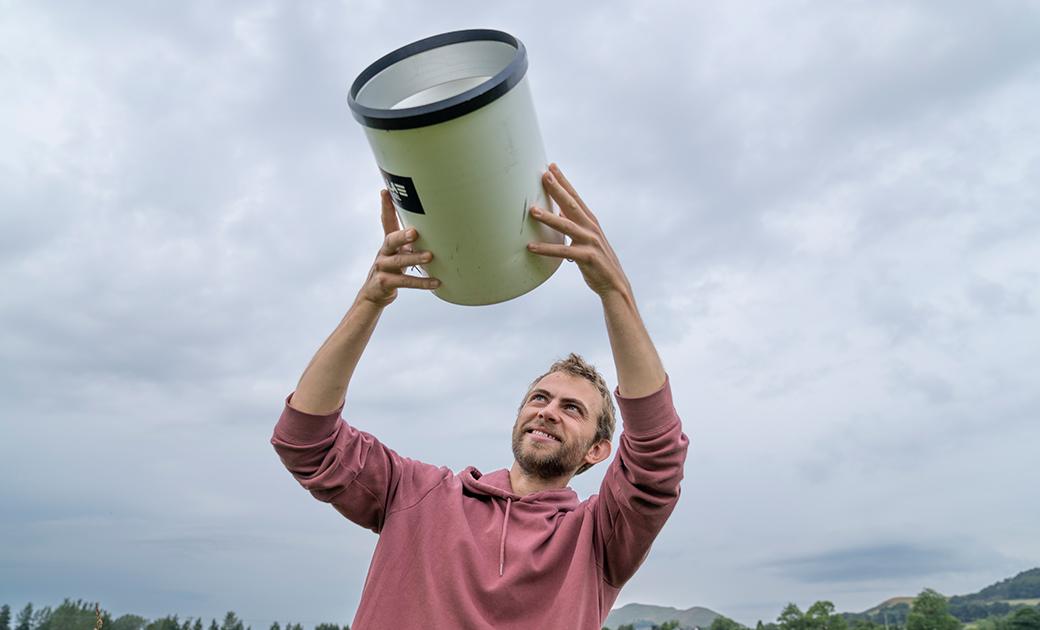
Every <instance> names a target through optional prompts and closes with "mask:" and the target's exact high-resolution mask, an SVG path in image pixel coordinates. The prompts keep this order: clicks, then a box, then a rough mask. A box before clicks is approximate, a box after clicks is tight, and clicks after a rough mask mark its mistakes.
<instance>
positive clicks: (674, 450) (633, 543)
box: [529, 164, 689, 588]
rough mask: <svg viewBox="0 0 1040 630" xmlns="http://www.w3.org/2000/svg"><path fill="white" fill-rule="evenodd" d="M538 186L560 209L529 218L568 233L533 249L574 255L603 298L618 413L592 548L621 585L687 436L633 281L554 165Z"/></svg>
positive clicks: (677, 477)
mask: <svg viewBox="0 0 1040 630" xmlns="http://www.w3.org/2000/svg"><path fill="white" fill-rule="evenodd" d="M544 181H545V188H546V190H547V191H548V192H549V195H550V196H551V197H552V198H553V200H554V201H556V203H557V204H559V206H560V210H561V213H562V216H556V215H553V214H550V213H547V212H545V211H542V210H538V209H532V211H531V213H532V214H533V215H534V216H535V218H536V219H538V220H540V221H542V222H543V223H545V224H546V225H548V226H550V227H552V228H553V229H555V230H557V231H559V232H562V233H563V234H566V235H567V236H569V237H570V238H571V242H570V244H568V245H555V244H550V245H546V244H542V243H532V244H531V245H530V246H529V248H530V250H531V251H532V252H535V253H537V254H543V255H547V256H556V257H560V258H569V259H572V260H574V262H575V263H577V265H578V269H580V270H581V273H582V276H584V278H585V283H586V284H588V285H589V288H590V289H592V290H593V291H595V293H596V295H598V296H599V298H600V300H601V301H602V303H603V316H604V319H605V320H606V324H607V334H608V335H609V336H610V348H611V350H612V351H613V353H614V363H615V365H616V366H617V375H618V394H619V395H618V396H617V399H618V406H619V407H620V408H621V417H622V418H623V420H624V431H623V432H622V433H621V438H620V439H619V446H618V450H617V455H615V457H614V460H613V461H612V462H611V463H610V466H609V467H608V468H607V473H606V475H604V477H603V482H602V483H601V484H600V493H599V495H597V497H596V499H595V508H594V509H595V512H594V513H595V515H596V534H597V538H596V540H597V541H598V545H597V547H596V549H597V553H598V554H599V556H598V561H599V562H600V563H601V564H600V566H601V567H602V569H603V576H604V580H605V581H606V582H607V584H609V585H611V586H613V587H615V588H620V587H621V585H622V584H624V583H625V582H626V581H627V580H628V579H629V578H631V577H632V575H633V574H634V573H635V571H636V569H637V568H638V567H639V565H640V564H641V563H642V562H643V559H644V558H646V555H647V553H648V552H649V550H650V545H651V544H652V543H653V540H654V538H655V537H656V536H657V534H658V532H660V531H661V528H662V527H664V524H665V521H667V520H668V517H669V516H670V515H671V513H672V510H674V509H675V505H676V502H677V501H678V500H679V484H680V482H681V481H682V477H683V465H684V463H685V461H686V451H687V447H688V444H689V442H688V440H687V438H686V435H685V434H684V433H683V432H682V422H681V421H680V419H679V416H678V414H677V413H676V411H675V407H674V406H673V404H672V395H671V387H670V384H669V382H668V380H667V377H666V375H665V371H664V366H662V365H661V359H660V358H659V357H658V354H657V350H656V349H655V348H654V344H653V343H652V342H651V341H650V335H649V333H647V331H646V327H645V326H644V325H643V321H642V319H641V318H640V317H639V311H638V310H637V309H636V302H635V298H634V297H633V295H632V287H631V285H629V282H628V279H627V278H626V277H625V272H624V271H623V270H622V268H621V263H620V262H619V261H618V258H617V255H616V254H615V253H614V250H613V249H612V248H611V247H610V243H609V242H607V238H606V236H605V235H604V233H603V229H602V228H601V227H600V224H599V221H597V220H596V217H595V215H593V214H592V211H590V210H589V208H588V206H587V205H585V202H584V201H582V199H581V197H580V196H578V193H577V192H576V191H575V190H574V187H573V186H571V184H570V182H568V181H567V179H566V178H565V177H564V176H563V173H562V172H560V169H559V168H558V167H557V166H556V165H555V164H554V165H552V166H551V167H550V170H549V172H548V173H546V174H545V176H544Z"/></svg>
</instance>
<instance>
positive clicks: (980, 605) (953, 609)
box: [947, 597, 1012, 622]
mask: <svg viewBox="0 0 1040 630" xmlns="http://www.w3.org/2000/svg"><path fill="white" fill-rule="evenodd" d="M954 599H956V598H954V597H951V598H950V601H949V602H947V603H948V605H949V610H950V614H951V615H953V616H954V617H956V618H958V619H960V620H961V621H964V622H969V621H976V620H978V619H985V618H987V617H999V616H1003V615H1006V614H1008V613H1009V612H1011V609H1012V607H1011V604H1008V603H1007V602H977V601H963V600H961V601H958V602H957V603H954Z"/></svg>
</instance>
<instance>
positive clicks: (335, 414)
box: [277, 392, 343, 444]
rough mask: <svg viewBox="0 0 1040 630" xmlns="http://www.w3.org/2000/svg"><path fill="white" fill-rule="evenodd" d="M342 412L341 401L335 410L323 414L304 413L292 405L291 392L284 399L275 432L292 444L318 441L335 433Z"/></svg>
mask: <svg viewBox="0 0 1040 630" xmlns="http://www.w3.org/2000/svg"><path fill="white" fill-rule="evenodd" d="M294 393H295V392H294ZM342 412H343V404H342V403H341V404H340V406H339V407H337V408H336V410H335V411H332V412H331V413H328V414H325V415H320V416H319V415H315V414H311V413H305V412H303V411H300V410H299V409H296V408H295V407H293V406H292V394H289V395H288V396H287V397H286V399H285V410H284V411H282V417H281V418H280V419H279V420H278V427H277V434H278V435H280V436H281V437H282V438H283V439H285V441H287V442H290V443H293V444H314V443H316V442H320V441H322V440H324V439H326V438H327V437H329V436H330V435H332V434H333V433H335V431H336V425H337V424H338V423H339V421H340V414H341V413H342Z"/></svg>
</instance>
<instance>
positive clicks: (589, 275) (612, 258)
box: [528, 164, 665, 398]
mask: <svg viewBox="0 0 1040 630" xmlns="http://www.w3.org/2000/svg"><path fill="white" fill-rule="evenodd" d="M542 180H543V182H544V183H545V189H546V191H548V193H549V195H550V196H551V197H552V198H553V200H554V201H556V203H557V205H559V206H560V212H561V214H560V216H557V215H555V214H552V213H551V212H546V211H545V210H543V209H541V208H532V209H531V215H532V216H533V217H534V218H535V219H537V220H539V221H541V222H542V223H545V224H546V225H548V226H549V227H551V228H553V229H554V230H556V231H558V232H562V233H563V234H566V235H567V236H569V237H570V238H571V242H570V244H568V245H557V244H552V243H539V242H534V243H530V244H529V245H528V249H529V250H530V251H531V252H533V253H535V254H540V255H543V256H553V257H556V258H566V259H568V260H573V261H574V262H575V263H577V265H578V269H579V270H581V275H582V276H583V277H584V278H585V283H586V284H587V285H589V288H590V289H592V290H593V291H594V292H595V293H596V295H598V296H599V298H600V301H601V302H602V303H603V317H604V319H605V320H606V324H607V335H608V336H609V338H610V349H611V351H612V352H613V354H614V365H615V367H616V368H617V378H618V390H619V391H620V392H621V395H622V396H625V397H628V398H640V397H642V396H647V395H649V394H652V393H654V392H656V391H657V390H659V389H661V387H662V386H663V385H664V381H665V371H664V366H663V365H662V364H661V358H660V357H659V356H658V354H657V349H656V348H655V347H654V344H653V342H652V341H651V340H650V334H649V333H648V332H647V330H646V326H644V325H643V320H642V318H641V317H640V316H639V310H638V309H637V308H636V300H635V296H634V295H633V293H632V286H631V285H630V284H629V282H628V278H627V277H625V272H624V270H623V269H622V268H621V262H620V261H619V260H618V257H617V255H616V254H615V253H614V250H613V248H612V247H611V246H610V243H609V242H608V241H607V237H606V235H605V234H604V233H603V229H602V228H601V227H600V224H599V221H598V220H597V219H596V216H595V215H594V214H592V211H591V210H589V207H588V206H587V205H585V202H584V201H582V199H581V197H580V196H579V195H578V192H577V191H576V190H575V189H574V187H573V186H572V185H571V183H570V182H569V181H567V178H566V177H564V175H563V172H562V171H560V169H559V167H558V166H556V165H555V164H552V165H551V166H550V167H549V170H548V171H547V172H546V173H545V175H544V176H543V178H542Z"/></svg>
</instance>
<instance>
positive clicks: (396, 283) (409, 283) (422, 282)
mask: <svg viewBox="0 0 1040 630" xmlns="http://www.w3.org/2000/svg"><path fill="white" fill-rule="evenodd" d="M386 284H387V286H391V287H394V288H396V289H436V288H437V287H439V286H441V281H440V280H438V279H437V278H421V277H419V276H406V275H403V274H393V275H392V276H391V277H390V278H389V279H387V281H386Z"/></svg>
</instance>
